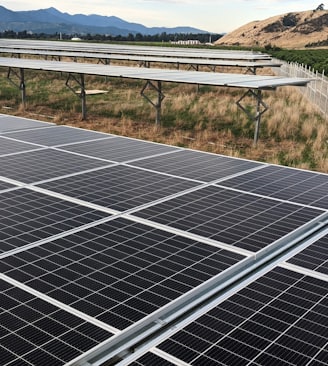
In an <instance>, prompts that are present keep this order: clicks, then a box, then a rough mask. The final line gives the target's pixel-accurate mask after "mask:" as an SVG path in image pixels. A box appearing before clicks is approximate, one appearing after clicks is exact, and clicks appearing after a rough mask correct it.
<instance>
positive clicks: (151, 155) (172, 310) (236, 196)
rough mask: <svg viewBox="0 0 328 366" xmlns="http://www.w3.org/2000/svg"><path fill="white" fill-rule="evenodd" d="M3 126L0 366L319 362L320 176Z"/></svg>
mask: <svg viewBox="0 0 328 366" xmlns="http://www.w3.org/2000/svg"><path fill="white" fill-rule="evenodd" d="M0 131H1V134H0V146H1V148H0V196H1V203H2V204H1V206H0V236H1V243H0V257H1V260H0V268H1V269H0V287H1V295H0V296H1V301H0V363H1V365H3V366H14V365H23V366H25V365H26V366H27V365H64V364H67V365H83V364H87V363H86V362H89V364H94V365H96V364H97V365H100V364H101V362H103V361H105V360H106V357H107V358H109V357H110V358H111V359H112V360H115V362H116V363H117V364H132V365H136V366H137V365H147V366H150V365H154V364H158V365H163V366H166V365H186V364H190V365H212V364H213V365H237V364H238V365H243V364H245V365H246V364H254V365H262V364H271V363H275V364H283V365H285V364H286V365H290V364H295V365H300V364H304V365H305V364H309V365H324V364H327V361H328V349H327V347H328V346H327V335H328V316H327V314H328V312H327V310H328V309H327V306H328V303H327V295H328V287H327V280H328V277H327V262H328V256H327V255H328V253H327V248H326V247H327V244H328V241H327V237H328V229H327V228H326V227H327V219H328V212H327V211H328V207H327V206H328V205H327V185H328V176H327V175H325V174H321V173H315V172H306V171H302V170H297V169H291V168H286V167H279V166H274V165H269V164H264V163H260V162H254V161H248V160H244V159H237V158H232V157H226V156H221V155H215V154H209V153H204V152H198V151H192V150H188V149H183V148H179V147H173V146H167V145H163V144H157V143H152V142H147V141H140V140H136V139H130V138H125V137H120V136H115V135H110V134H104V133H100V132H94V131H87V130H83V129H76V128H72V127H67V126H56V125H54V124H49V123H42V122H39V121H33V120H28V119H21V118H18V117H9V116H4V115H1V116H0ZM194 304H197V306H195V305H194ZM165 316H166V317H165ZM169 319H170V320H169ZM152 324H155V325H156V332H155V331H153V332H150V331H149V329H150V328H149V327H150V326H151V325H152ZM168 325H170V326H168ZM142 326H149V327H148V328H147V334H146V336H143V334H142V331H141V327H142ZM131 334H132V335H133V337H132V338H133V339H136V338H138V344H139V347H136V348H135V350H134V352H132V353H131V352H126V353H127V354H125V353H124V352H123V353H122V348H120V347H123V349H124V346H122V343H121V346H120V347H117V354H116V355H115V356H116V358H115V357H114V358H113V356H112V354H111V352H114V351H110V350H112V348H113V347H114V350H115V344H116V342H118V341H120V340H123V345H124V340H126V342H127V350H130V349H131V344H128V342H130V340H129V336H130V335H131ZM139 337H141V338H140V339H139ZM121 342H122V341H121ZM135 342H137V340H135ZM127 350H126V351H127ZM98 353H99V355H98ZM114 353H115V352H114ZM100 355H101V356H100ZM118 356H119V357H118ZM97 357H99V359H98V358H97ZM95 359H97V361H95Z"/></svg>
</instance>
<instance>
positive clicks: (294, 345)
mask: <svg viewBox="0 0 328 366" xmlns="http://www.w3.org/2000/svg"><path fill="white" fill-rule="evenodd" d="M327 295H328V289H327V282H326V281H323V280H319V279H315V278H312V277H309V276H304V275H302V274H299V273H296V272H292V271H290V270H286V269H283V268H276V269H274V270H272V271H271V272H269V273H268V274H266V275H264V276H263V277H261V278H259V279H258V280H257V281H255V282H253V283H252V284H250V285H248V286H247V287H246V288H244V289H242V290H240V291H239V292H238V293H236V294H235V295H233V296H231V297H230V298H229V299H227V300H226V301H224V302H222V303H221V304H219V305H217V306H216V307H214V308H213V309H212V310H210V311H209V312H207V313H206V314H205V315H203V316H201V317H200V318H199V319H197V320H196V321H193V322H192V323H190V324H189V325H187V326H186V327H185V328H184V329H183V330H181V331H179V332H178V333H176V334H175V335H173V336H172V337H170V338H169V339H168V340H166V341H164V342H163V343H161V344H160V345H159V346H158V348H159V349H160V350H161V351H164V352H166V353H168V354H170V355H172V356H174V357H176V358H177V359H180V360H182V361H184V362H187V363H188V364H190V365H246V364H247V365H271V364H276V365H278V364H279V365H324V364H326V363H327V360H328V346H327V331H328V316H327V314H328V313H327V310H328V309H327ZM141 365H150V363H147V362H146V363H143V362H141Z"/></svg>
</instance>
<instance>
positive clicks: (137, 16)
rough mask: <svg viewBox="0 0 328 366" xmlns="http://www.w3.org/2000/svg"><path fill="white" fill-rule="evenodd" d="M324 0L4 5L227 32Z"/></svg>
mask: <svg viewBox="0 0 328 366" xmlns="http://www.w3.org/2000/svg"><path fill="white" fill-rule="evenodd" d="M320 4H321V2H320V1H309V0H307V1H302V0H299V1H296V0H290V1H289V0H123V1H122V0H121V1H118V0H114V1H111V0H88V1H84V0H54V1H52V0H33V1H32V2H31V1H24V0H17V1H16V0H7V1H1V4H0V5H2V6H4V7H6V8H7V9H10V10H14V11H17V10H37V9H46V8H49V7H54V8H56V9H58V10H59V11H61V12H67V13H69V14H85V15H89V14H98V15H105V16H116V17H119V18H121V19H124V20H125V21H128V22H133V23H140V24H143V25H144V26H146V27H177V26H190V27H194V28H197V29H201V30H204V31H208V32H211V33H223V32H225V33H226V32H231V31H233V30H234V29H237V28H238V27H240V26H242V25H244V24H246V23H249V22H251V21H254V20H263V19H266V18H269V17H271V16H275V15H280V14H284V13H288V12H294V11H305V10H313V9H315V8H316V7H317V6H318V5H320ZM327 7H328V6H327Z"/></svg>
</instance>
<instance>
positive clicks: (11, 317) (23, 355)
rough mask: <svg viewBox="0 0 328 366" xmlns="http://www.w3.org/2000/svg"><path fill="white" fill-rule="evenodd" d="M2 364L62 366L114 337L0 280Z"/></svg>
mask: <svg viewBox="0 0 328 366" xmlns="http://www.w3.org/2000/svg"><path fill="white" fill-rule="evenodd" d="M0 289H1V292H0V298H1V300H0V355H1V365H2V366H7V365H8V366H9V365H15V364H16V365H21V366H28V365H42V364H43V365H53V366H55V365H63V364H65V363H66V362H68V361H70V360H72V359H74V358H76V357H77V356H79V355H81V354H83V353H84V352H85V351H86V350H88V349H90V348H92V347H94V346H96V345H98V344H99V343H101V342H102V341H104V340H106V339H108V338H110V337H111V336H112V335H113V334H112V333H110V332H109V331H107V330H105V329H102V328H101V327H99V326H96V325H94V324H92V323H90V322H87V321H85V320H83V319H82V318H80V317H78V316H76V315H74V314H72V313H69V312H68V311H65V310H63V309H61V308H58V307H57V306H55V305H53V304H51V303H49V302H47V301H45V300H42V299H40V298H38V297H37V296H34V295H32V294H31V293H29V292H26V291H24V290H22V289H20V288H18V287H16V286H14V285H12V284H10V283H8V282H6V281H4V280H3V279H0Z"/></svg>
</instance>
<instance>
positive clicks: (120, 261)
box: [0, 219, 244, 329]
mask: <svg viewBox="0 0 328 366" xmlns="http://www.w3.org/2000/svg"><path fill="white" fill-rule="evenodd" d="M243 258H244V257H243V256H241V255H239V254H236V253H231V252H228V251H226V250H222V249H218V248H216V247H214V246H210V245H206V244H202V243H200V242H196V241H193V240H190V239H186V238H183V237H179V236H177V235H174V234H170V233H168V232H165V231H161V230H157V229H153V228H150V227H147V226H145V225H141V224H138V223H134V222H132V221H128V220H126V219H115V220H112V221H109V222H107V223H104V224H101V225H99V226H95V227H92V228H89V229H87V230H84V231H81V232H77V233H75V234H72V235H69V236H67V237H65V238H61V239H57V240H55V241H53V242H50V243H46V244H43V245H42V246H39V247H34V248H31V249H29V250H25V251H23V252H20V253H17V254H15V255H12V256H8V257H6V258H3V259H2V260H1V267H0V268H1V272H2V273H4V274H6V275H7V276H9V277H11V278H14V279H16V280H19V281H20V282H23V283H24V284H26V285H27V286H29V287H31V288H34V289H36V290H38V291H42V293H44V294H46V295H48V296H50V297H52V298H54V299H56V300H58V301H61V302H63V303H65V304H67V305H70V306H71V307H73V308H75V309H77V310H80V311H82V312H84V313H86V314H88V315H90V316H93V317H95V318H97V319H98V320H101V321H103V322H105V323H107V324H109V325H111V326H113V327H115V328H118V329H124V328H126V327H128V326H129V325H131V324H133V323H135V322H136V321H138V320H140V319H142V318H144V317H145V316H147V315H149V314H151V313H153V312H154V311H155V310H157V309H160V308H161V307H162V306H164V305H166V304H168V303H169V302H171V301H172V300H174V299H176V298H178V297H179V296H181V295H183V294H185V293H186V292H188V291H189V290H192V289H193V288H195V287H196V286H198V285H200V284H202V283H203V282H204V281H206V280H208V279H209V278H211V277H213V276H215V275H217V274H219V273H221V272H222V271H224V270H225V269H227V268H229V267H231V266H232V265H234V264H236V263H237V262H239V261H241V260H242V259H243Z"/></svg>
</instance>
